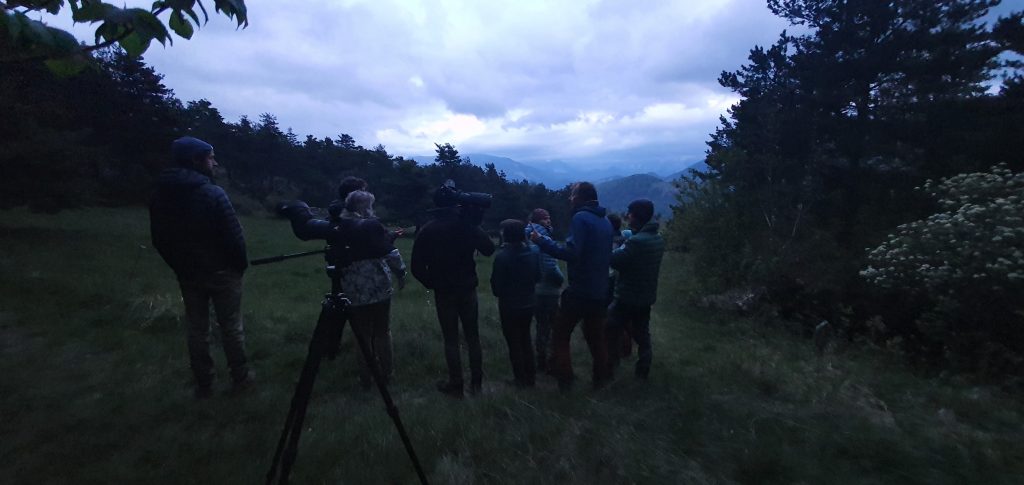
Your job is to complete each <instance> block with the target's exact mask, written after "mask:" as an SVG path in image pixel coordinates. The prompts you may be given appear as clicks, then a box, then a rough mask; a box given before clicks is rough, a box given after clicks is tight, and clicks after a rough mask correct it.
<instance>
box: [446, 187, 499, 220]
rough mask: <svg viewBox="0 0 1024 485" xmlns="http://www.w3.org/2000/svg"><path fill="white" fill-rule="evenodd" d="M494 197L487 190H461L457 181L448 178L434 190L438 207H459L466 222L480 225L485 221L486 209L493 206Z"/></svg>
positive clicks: (460, 213) (461, 216)
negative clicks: (456, 186) (457, 186)
mask: <svg viewBox="0 0 1024 485" xmlns="http://www.w3.org/2000/svg"><path fill="white" fill-rule="evenodd" d="M492 198H493V197H492V196H491V194H488V193H485V192H465V191H462V190H459V189H457V188H455V182H453V181H452V180H451V179H448V180H446V181H445V182H444V183H443V184H441V186H440V187H438V188H437V190H436V191H435V192H434V205H435V206H436V207H437V208H438V209H453V208H454V209H457V210H458V212H459V215H460V218H461V219H462V220H463V221H464V222H466V223H467V224H470V225H474V226H478V225H480V223H481V222H483V219H484V211H485V210H487V209H488V208H490V207H491V199H492Z"/></svg>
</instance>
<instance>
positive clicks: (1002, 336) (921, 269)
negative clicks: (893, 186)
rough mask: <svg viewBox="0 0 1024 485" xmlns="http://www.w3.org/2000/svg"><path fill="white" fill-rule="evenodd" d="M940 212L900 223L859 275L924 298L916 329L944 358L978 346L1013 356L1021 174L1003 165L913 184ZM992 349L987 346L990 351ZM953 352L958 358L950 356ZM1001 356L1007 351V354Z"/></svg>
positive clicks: (1023, 188)
mask: <svg viewBox="0 0 1024 485" xmlns="http://www.w3.org/2000/svg"><path fill="white" fill-rule="evenodd" d="M920 189H921V190H924V191H925V192H927V193H928V194H929V195H931V196H932V197H934V198H936V199H937V200H938V203H939V207H940V208H941V212H938V213H936V214H933V215H931V216H929V217H928V218H926V219H923V220H918V221H914V222H911V223H909V224H904V225H901V226H899V227H898V228H896V232H894V233H892V234H889V236H888V238H887V239H886V240H885V241H884V242H883V243H882V244H881V245H879V246H878V247H877V248H875V249H873V250H870V252H869V254H868V261H869V263H870V266H868V267H867V268H866V269H864V270H863V271H861V272H860V274H861V276H863V277H864V278H866V279H867V280H868V281H870V282H871V283H874V284H876V285H878V286H880V287H882V288H885V289H888V290H892V291H897V292H906V293H910V294H913V295H914V296H915V297H923V298H925V299H926V300H927V301H930V302H931V303H930V308H929V309H928V310H926V311H925V312H924V314H922V315H921V316H920V318H918V320H917V328H918V330H919V331H920V332H921V333H922V334H924V335H925V336H926V337H929V338H932V339H934V340H935V341H938V342H941V343H943V345H944V348H943V350H944V352H945V353H946V354H947V357H957V356H959V357H963V356H964V355H965V354H968V355H969V356H971V360H972V361H973V363H974V364H975V366H976V364H977V363H978V362H977V360H978V358H981V359H982V360H984V359H988V358H989V357H990V356H984V355H981V354H984V353H985V352H987V351H986V350H985V349H989V350H992V349H997V348H998V349H999V352H1002V353H1004V354H1006V352H1005V351H1007V350H1009V351H1010V352H1009V354H1013V355H1014V356H1015V357H1014V358H1013V359H1011V360H1019V356H1020V354H1021V350H1022V347H1024V345H1021V344H1022V342H1020V340H1021V334H1022V331H1024V173H1013V172H1011V171H1010V170H1008V169H1007V168H1006V167H1005V166H1004V165H998V166H996V167H993V168H992V170H991V172H989V173H965V174H960V175H956V176H954V177H951V178H949V179H943V180H940V181H939V182H933V181H928V182H927V183H926V184H925V185H924V187H921V188H920ZM993 352H994V350H993ZM949 354H957V355H949ZM1009 354H1007V355H1009Z"/></svg>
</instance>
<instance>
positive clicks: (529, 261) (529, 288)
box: [491, 243, 541, 308]
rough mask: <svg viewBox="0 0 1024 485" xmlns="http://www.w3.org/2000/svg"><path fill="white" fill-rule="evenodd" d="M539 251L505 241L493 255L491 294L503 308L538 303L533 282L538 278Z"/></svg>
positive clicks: (528, 305)
mask: <svg viewBox="0 0 1024 485" xmlns="http://www.w3.org/2000/svg"><path fill="white" fill-rule="evenodd" d="M540 256H541V255H540V253H539V252H537V251H534V250H533V249H532V248H531V247H530V246H528V245H526V244H518V243H517V244H506V245H504V246H502V247H501V251H498V254H496V255H495V256H494V266H493V270H492V271H491V293H494V296H496V297H498V304H499V305H501V306H502V307H504V308H529V307H532V306H534V305H536V304H537V297H536V296H535V294H534V288H533V287H534V285H535V284H536V283H537V282H538V281H540V277H541V270H540V269H541V263H540Z"/></svg>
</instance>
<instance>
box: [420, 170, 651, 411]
mask: <svg viewBox="0 0 1024 485" xmlns="http://www.w3.org/2000/svg"><path fill="white" fill-rule="evenodd" d="M569 203H570V204H571V206H572V209H573V215H572V220H571V221H570V224H569V234H568V237H567V238H566V240H565V242H564V243H558V242H556V241H554V240H553V239H552V238H551V234H550V232H551V216H550V214H549V212H548V211H546V210H544V209H535V210H534V211H533V212H532V213H531V214H530V220H529V222H528V223H527V222H524V221H520V220H517V219H507V220H505V221H502V223H501V239H502V246H501V250H500V251H499V252H498V253H497V255H495V256H494V262H493V269H492V271H491V281H490V282H491V291H492V293H493V294H494V296H496V297H497V298H498V314H499V318H500V320H501V326H502V333H503V334H504V336H505V340H506V343H507V344H508V351H509V359H510V360H511V363H512V374H513V376H514V381H513V382H514V384H515V385H517V386H520V387H530V386H533V385H534V384H535V383H536V374H537V370H538V369H539V370H541V371H547V372H548V373H549V374H551V375H553V376H555V377H556V378H557V379H558V384H559V387H560V388H561V389H563V390H567V389H569V388H571V387H572V384H573V381H574V380H575V376H574V373H573V370H572V361H571V357H570V348H571V345H570V342H571V337H572V333H573V330H574V329H575V327H576V325H578V324H579V322H581V321H582V322H583V335H584V337H585V339H586V341H587V346H588V347H589V349H590V354H591V357H592V360H593V362H592V366H593V385H594V387H595V388H599V387H602V386H604V385H605V384H606V383H608V381H609V380H610V379H611V377H612V373H613V371H614V369H615V367H617V366H618V363H619V360H620V356H621V349H622V348H623V342H622V340H621V339H622V337H623V336H624V335H628V336H629V338H631V339H633V340H635V341H636V343H637V345H638V348H639V349H638V360H637V363H636V368H635V375H636V376H637V377H638V378H640V379H646V378H647V376H648V374H649V373H650V369H651V360H652V356H653V351H652V347H651V335H650V310H651V306H652V305H653V304H654V302H655V300H656V296H657V286H658V273H659V269H660V266H661V259H662V255H663V253H664V250H665V244H664V240H663V239H662V237H661V235H660V234H659V233H658V223H657V222H655V221H653V220H652V219H653V216H654V204H653V203H651V201H650V200H647V199H638V200H635V201H633V202H632V203H630V204H629V207H628V208H627V211H626V215H625V221H626V223H627V224H628V225H629V228H630V233H629V236H630V237H628V238H625V239H623V237H622V233H619V234H616V233H615V231H613V228H612V223H611V221H609V219H608V218H607V217H606V210H605V209H604V208H603V207H601V206H600V205H599V203H598V199H597V189H596V188H595V187H594V185H593V184H591V183H589V182H578V183H576V184H573V185H572V189H571V192H570V197H569ZM616 240H618V241H619V242H618V244H617V245H616ZM476 252H479V253H480V254H482V255H484V256H490V255H491V254H492V253H493V252H494V244H493V242H492V241H491V240H490V238H489V237H487V235H486V234H485V233H484V232H483V230H482V229H480V227H479V226H475V225H473V224H468V223H466V221H464V220H462V218H460V214H459V213H458V211H457V208H455V207H452V208H446V211H445V212H444V213H443V214H442V215H439V216H438V217H437V218H436V219H435V220H433V221H431V222H429V223H427V224H426V225H424V226H423V228H422V229H421V230H420V231H419V232H418V233H417V236H416V241H415V243H414V245H413V252H412V274H413V276H414V277H416V279H418V280H419V281H420V282H421V283H423V285H424V286H426V287H427V288H428V289H431V290H433V291H434V300H435V304H436V307H437V317H438V320H439V322H440V324H441V329H442V333H443V335H444V341H445V357H446V360H447V363H448V372H449V376H448V379H447V380H446V381H442V382H440V383H438V389H439V390H440V391H441V392H444V393H446V394H451V395H456V396H461V395H462V394H463V392H464V381H463V371H462V365H461V352H460V339H459V331H458V330H459V325H458V324H459V322H460V321H461V323H462V333H463V337H464V338H465V341H466V346H467V347H468V350H469V370H470V383H469V391H470V392H471V393H474V392H479V391H480V387H481V382H482V379H483V370H482V368H481V362H482V359H481V352H480V337H479V329H478V311H477V305H478V304H477V292H476V287H477V283H478V282H477V277H476V268H475V264H476V263H475V261H474V259H473V256H474V254H475V253H476ZM556 260H563V261H565V262H566V264H567V273H568V285H567V286H566V288H565V289H564V290H562V284H563V282H564V280H565V278H564V277H563V276H562V273H561V270H560V269H559V266H558V264H557V261H556ZM612 275H614V278H612V277H611V276H612ZM613 282H614V283H613ZM534 320H536V322H537V325H536V331H535V333H534V336H533V338H531V333H533V332H531V330H532V328H531V327H532V322H533V321H534ZM627 329H628V331H627ZM535 359H536V360H535Z"/></svg>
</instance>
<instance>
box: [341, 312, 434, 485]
mask: <svg viewBox="0 0 1024 485" xmlns="http://www.w3.org/2000/svg"><path fill="white" fill-rule="evenodd" d="M357 327H358V325H352V334H353V335H355V338H356V343H357V344H358V345H359V350H360V351H361V352H362V353H363V358H364V359H366V365H367V367H369V368H370V375H371V376H373V382H375V383H376V384H377V390H378V391H380V397H381V399H383V400H384V406H385V407H386V408H387V412H388V416H391V420H392V421H394V423H395V429H397V430H398V435H399V436H400V437H401V438H402V444H404V445H405V451H406V453H408V454H409V459H410V460H412V465H413V467H414V468H416V475H418V476H419V479H420V483H422V484H424V485H426V484H427V475H426V474H425V473H423V467H422V466H421V465H420V460H419V458H417V457H416V450H414V449H413V448H412V441H410V440H409V435H408V434H407V433H406V432H405V426H403V425H402V418H401V417H399V416H398V407H397V406H395V402H394V401H392V400H391V392H389V391H388V386H387V384H385V382H384V376H383V375H382V374H381V371H380V366H379V364H378V362H377V358H376V355H375V354H373V351H372V350H371V349H370V344H369V343H367V341H366V336H365V335H363V334H362V331H361V330H359V329H358V328H357Z"/></svg>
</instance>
